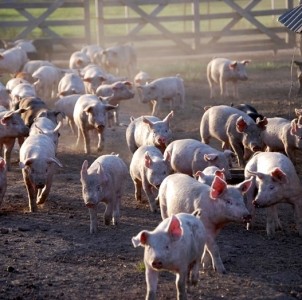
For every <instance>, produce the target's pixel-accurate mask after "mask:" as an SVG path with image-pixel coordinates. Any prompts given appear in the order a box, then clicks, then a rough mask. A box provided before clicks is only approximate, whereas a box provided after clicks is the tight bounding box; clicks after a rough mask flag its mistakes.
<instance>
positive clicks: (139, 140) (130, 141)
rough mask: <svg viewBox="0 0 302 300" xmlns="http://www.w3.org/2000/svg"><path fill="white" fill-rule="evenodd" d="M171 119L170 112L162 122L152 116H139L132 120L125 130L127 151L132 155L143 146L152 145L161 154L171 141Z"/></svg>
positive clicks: (171, 113) (171, 114)
mask: <svg viewBox="0 0 302 300" xmlns="http://www.w3.org/2000/svg"><path fill="white" fill-rule="evenodd" d="M172 117H173V111H171V112H170V113H169V114H168V115H167V116H166V117H165V118H164V119H163V120H161V119H159V118H157V117H153V116H141V117H139V118H136V119H134V118H133V117H131V118H130V120H131V122H130V124H129V125H128V127H127V129H126V141H127V145H128V147H129V150H130V151H131V152H132V153H134V152H135V150H136V149H137V148H138V147H140V146H143V145H153V146H156V147H157V148H159V149H160V150H161V151H162V152H164V150H165V149H166V147H167V145H168V144H169V143H170V142H171V141H172V131H171V128H170V121H171V119H172Z"/></svg>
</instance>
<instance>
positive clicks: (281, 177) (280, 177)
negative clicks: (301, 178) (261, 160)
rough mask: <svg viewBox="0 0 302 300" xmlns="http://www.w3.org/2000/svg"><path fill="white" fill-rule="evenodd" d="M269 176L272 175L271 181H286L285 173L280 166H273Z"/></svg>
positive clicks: (284, 182) (283, 182)
mask: <svg viewBox="0 0 302 300" xmlns="http://www.w3.org/2000/svg"><path fill="white" fill-rule="evenodd" d="M271 176H272V179H273V181H277V182H279V183H282V184H286V183H288V178H287V175H286V174H285V173H284V172H283V171H282V170H281V169H280V168H275V169H274V170H273V171H272V172H271Z"/></svg>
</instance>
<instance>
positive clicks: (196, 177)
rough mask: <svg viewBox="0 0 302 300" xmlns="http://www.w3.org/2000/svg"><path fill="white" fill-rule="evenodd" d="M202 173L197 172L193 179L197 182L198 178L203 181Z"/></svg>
mask: <svg viewBox="0 0 302 300" xmlns="http://www.w3.org/2000/svg"><path fill="white" fill-rule="evenodd" d="M204 176H205V175H204V173H203V172H202V171H197V172H196V173H195V174H194V175H193V177H194V178H195V179H197V180H199V178H200V179H203V178H204Z"/></svg>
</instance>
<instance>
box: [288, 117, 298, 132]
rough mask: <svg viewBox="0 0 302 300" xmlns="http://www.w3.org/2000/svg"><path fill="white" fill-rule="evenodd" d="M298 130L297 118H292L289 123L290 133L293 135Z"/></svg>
mask: <svg viewBox="0 0 302 300" xmlns="http://www.w3.org/2000/svg"><path fill="white" fill-rule="evenodd" d="M297 130H298V125H297V119H294V120H292V121H291V123H290V134H291V135H295V134H296V133H297Z"/></svg>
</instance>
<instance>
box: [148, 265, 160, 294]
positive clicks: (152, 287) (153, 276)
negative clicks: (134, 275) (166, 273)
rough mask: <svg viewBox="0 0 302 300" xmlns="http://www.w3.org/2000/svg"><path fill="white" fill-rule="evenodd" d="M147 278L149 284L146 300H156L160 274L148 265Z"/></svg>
mask: <svg viewBox="0 0 302 300" xmlns="http://www.w3.org/2000/svg"><path fill="white" fill-rule="evenodd" d="M145 276H146V284H147V294H146V300H147V299H148V300H155V298H156V290H157V283H158V272H157V271H155V270H153V269H152V268H150V267H149V266H148V265H146V272H145Z"/></svg>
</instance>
